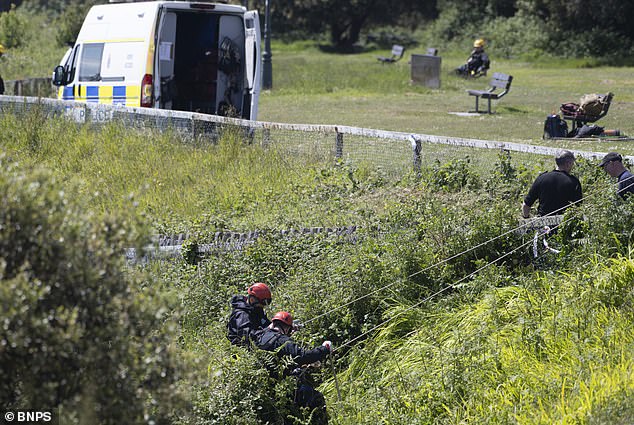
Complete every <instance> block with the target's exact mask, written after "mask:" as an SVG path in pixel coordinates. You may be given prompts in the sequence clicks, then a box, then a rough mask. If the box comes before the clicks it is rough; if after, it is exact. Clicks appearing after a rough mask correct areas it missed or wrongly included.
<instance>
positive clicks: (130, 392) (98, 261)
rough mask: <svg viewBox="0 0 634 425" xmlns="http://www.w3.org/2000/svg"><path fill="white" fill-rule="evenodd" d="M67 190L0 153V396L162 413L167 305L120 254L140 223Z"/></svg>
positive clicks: (101, 412)
mask: <svg viewBox="0 0 634 425" xmlns="http://www.w3.org/2000/svg"><path fill="white" fill-rule="evenodd" d="M68 192H69V193H67V192H66V191H65V190H64V189H62V187H61V186H60V185H59V183H57V182H56V181H55V179H54V178H52V177H51V175H50V174H49V173H48V172H46V171H37V170H36V171H31V172H25V171H22V170H20V169H19V168H17V166H16V165H15V164H10V163H6V162H5V161H3V160H2V158H1V157H0V203H1V204H2V208H1V209H0V223H2V225H0V317H1V319H0V321H1V323H2V326H0V376H2V385H0V405H2V406H3V407H4V408H5V409H7V410H14V409H16V408H20V407H24V406H28V408H30V409H34V410H51V409H56V408H60V410H63V411H64V412H66V416H65V417H64V418H65V419H66V420H67V421H66V422H68V421H70V422H71V423H72V422H76V421H77V420H78V418H79V421H81V422H83V423H102V424H109V423H111V424H120V423H142V422H148V421H149V419H152V420H155V421H159V420H160V419H165V418H166V417H167V413H166V411H167V410H168V409H170V408H171V407H170V406H171V400H173V399H174V397H173V396H172V393H173V391H174V389H175V382H176V380H177V379H178V373H177V371H178V367H177V365H176V363H175V362H174V361H173V356H172V354H171V352H172V350H170V349H169V347H170V345H171V342H170V341H171V337H169V335H168V334H167V333H166V332H164V331H163V330H162V323H163V321H165V320H166V318H165V317H164V313H161V312H163V311H166V310H167V309H166V308H165V307H163V306H162V304H163V303H162V302H161V301H160V299H159V298H158V297H157V296H156V295H154V294H153V291H152V290H151V285H150V282H149V281H147V280H145V279H143V278H142V276H141V275H136V274H135V273H134V272H132V271H131V270H126V266H125V264H124V263H123V261H124V259H123V255H122V254H123V248H124V247H126V246H137V245H138V244H139V243H143V241H144V240H145V237H144V236H143V234H144V232H143V231H140V230H141V229H142V228H143V226H141V225H140V222H139V221H138V219H136V218H134V215H133V214H132V215H131V217H128V218H126V217H125V216H101V217H100V216H99V215H96V214H91V213H89V212H86V209H85V208H84V206H83V205H82V203H81V202H80V201H78V200H77V197H76V196H74V195H73V193H72V190H70V191H68ZM149 400H154V403H156V405H157V406H158V407H154V404H149V403H148V401H149ZM62 408H63V409H62ZM157 409H165V411H163V412H158V411H157ZM144 418H145V419H144ZM59 422H60V423H61V422H62V420H60V421H59ZM159 422H160V421H159Z"/></svg>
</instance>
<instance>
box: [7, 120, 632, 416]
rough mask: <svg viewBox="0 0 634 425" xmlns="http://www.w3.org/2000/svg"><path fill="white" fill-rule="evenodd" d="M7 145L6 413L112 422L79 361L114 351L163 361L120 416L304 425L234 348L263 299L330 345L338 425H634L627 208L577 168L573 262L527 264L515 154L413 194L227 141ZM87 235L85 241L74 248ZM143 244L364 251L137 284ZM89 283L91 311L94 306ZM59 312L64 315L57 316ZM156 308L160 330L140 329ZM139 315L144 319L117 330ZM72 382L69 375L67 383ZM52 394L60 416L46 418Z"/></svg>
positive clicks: (252, 256)
mask: <svg viewBox="0 0 634 425" xmlns="http://www.w3.org/2000/svg"><path fill="white" fill-rule="evenodd" d="M34 122H35V123H37V126H36V127H29V126H30V125H31V126H32V125H33V123H34ZM29 123H30V124H29ZM0 125H1V126H2V128H3V131H1V132H0V134H1V136H0V141H1V142H0V143H1V145H2V147H3V150H4V152H5V153H4V155H5V157H4V159H3V164H6V165H3V167H2V169H3V172H2V173H3V174H2V176H3V177H2V179H0V181H1V182H2V186H1V187H2V189H1V190H0V193H2V202H3V205H5V207H4V208H3V210H2V214H3V218H2V222H3V223H5V225H4V226H3V227H2V229H3V232H4V234H3V237H2V238H1V239H2V241H3V242H4V243H3V245H2V246H1V247H0V253H1V257H2V258H3V259H4V260H3V261H4V262H5V263H6V266H5V267H4V269H3V270H4V272H3V274H2V279H3V288H5V289H6V292H5V293H4V294H3V297H2V298H3V309H4V310H3V316H4V317H5V318H6V319H5V323H6V324H7V325H6V326H5V328H4V331H3V334H2V339H3V340H4V341H6V343H5V344H4V345H5V346H7V347H10V348H9V349H4V350H3V351H2V361H1V362H0V364H2V365H4V366H3V367H10V369H5V370H4V372H6V373H7V374H8V375H7V376H11V377H12V378H11V379H12V382H15V384H14V385H12V386H10V387H9V390H10V391H8V392H6V393H4V395H3V404H5V405H7V406H16V405H17V404H16V403H19V404H24V403H31V404H33V403H36V404H38V403H52V405H55V406H62V407H63V411H65V412H68V413H67V414H68V415H69V416H68V419H69V420H78V421H83V420H85V418H86V417H96V418H98V420H99V421H100V422H102V423H114V422H117V421H118V419H117V418H120V417H121V416H116V415H112V414H110V413H109V412H110V411H111V409H110V408H109V406H111V404H110V403H112V402H116V401H117V400H119V398H118V397H117V396H114V398H108V399H103V398H100V397H95V395H94V390H93V389H91V388H92V387H91V385H92V384H91V381H90V379H89V375H86V371H87V370H91V369H94V370H101V368H103V367H104V366H105V364H104V363H103V362H104V361H103V360H102V358H101V357H100V356H97V355H95V354H94V353H93V351H92V350H91V349H88V348H82V347H84V345H83V344H85V342H84V341H101V340H103V338H105V340H108V341H112V338H116V339H117V341H119V342H118V344H122V345H121V347H122V350H124V351H118V352H121V353H127V354H125V356H124V355H123V354H121V355H117V356H115V357H111V358H110V360H109V361H108V362H109V363H108V364H110V366H108V367H111V368H114V369H115V370H129V371H131V369H130V366H126V364H127V362H132V364H137V363H138V364H139V365H140V364H144V365H147V364H156V366H155V367H152V368H147V367H141V368H140V369H138V370H136V371H135V372H134V376H135V378H134V379H131V378H130V379H124V380H123V381H112V382H111V381H104V382H103V383H102V384H100V385H103V386H104V387H103V388H113V391H115V389H116V392H117V394H121V393H122V391H132V392H134V391H137V390H135V388H140V389H141V390H143V391H150V392H153V394H154V395H153V396H152V397H151V399H146V398H144V397H139V398H136V399H135V400H137V401H135V403H128V404H126V405H125V406H119V405H117V406H119V407H117V411H121V412H123V413H122V414H126V412H129V415H130V416H129V417H138V421H139V422H140V421H143V419H142V418H143V417H144V415H146V417H150V418H152V419H153V420H157V421H159V422H162V423H163V422H172V423H174V422H175V423H234V424H238V423H259V422H261V423H264V422H265V421H267V420H268V421H271V422H272V423H281V418H282V417H283V416H288V415H292V416H294V417H296V418H298V419H297V421H296V423H305V422H304V421H307V420H308V419H307V418H308V416H305V415H306V414H307V413H302V412H299V411H296V410H295V408H294V407H293V406H292V404H290V403H289V401H288V398H287V395H288V391H290V390H291V388H292V386H293V382H292V381H291V380H290V378H288V379H287V380H282V381H276V380H273V379H270V378H268V377H267V374H266V373H264V371H263V369H262V366H261V365H262V364H263V363H262V362H265V361H266V360H265V359H262V358H260V357H259V354H258V353H257V352H251V353H249V352H246V351H243V350H242V349H240V348H235V347H231V346H230V345H229V343H228V341H227V340H226V338H225V336H224V334H225V320H226V317H227V315H228V313H229V310H228V307H229V306H228V299H229V298H230V296H231V295H232V294H234V293H240V292H242V291H243V290H244V288H245V287H246V286H248V285H249V284H250V283H252V282H253V281H256V280H262V281H265V282H267V283H269V284H270V285H271V286H272V288H273V292H274V302H273V306H272V311H276V310H278V309H285V310H289V311H291V312H292V314H293V315H294V316H295V317H296V318H298V319H300V320H302V321H304V322H305V323H306V326H305V327H304V329H303V330H302V331H301V332H300V333H299V334H298V336H297V337H298V338H299V339H300V340H302V341H303V342H304V343H306V344H309V345H310V344H315V343H319V342H320V341H321V340H322V339H324V338H328V339H331V340H332V341H333V342H334V343H335V347H341V348H340V349H339V350H338V351H337V355H338V360H337V364H336V369H337V371H338V374H339V377H338V382H339V387H340V392H341V395H342V400H341V401H338V399H337V391H336V389H335V383H334V380H333V377H332V375H331V374H330V372H329V370H328V369H327V368H323V369H322V371H321V372H320V373H319V374H318V376H317V379H318V380H319V381H321V382H323V386H322V389H323V390H324V391H325V393H326V395H327V400H328V405H329V412H330V415H331V419H332V422H333V423H340V424H357V423H368V424H370V423H377V421H384V422H387V423H403V424H404V423H456V422H465V423H483V422H485V423H508V422H519V423H552V422H563V423H573V422H574V423H606V422H609V423H629V422H630V421H631V419H632V418H633V417H634V416H633V415H634V410H633V408H634V407H633V405H632V400H633V397H632V390H633V388H632V382H633V381H632V379H631V378H632V377H631V373H632V372H631V370H632V361H633V355H634V350H633V349H634V345H633V342H634V341H632V333H631V332H630V331H629V330H630V329H631V326H632V325H633V324H634V323H632V321H633V314H632V313H633V308H632V296H633V293H632V285H631V282H632V277H633V276H634V274H633V273H634V263H633V262H632V259H631V258H630V257H629V255H630V248H629V247H630V244H631V236H632V235H631V228H632V224H633V223H634V215H633V214H632V211H634V210H633V208H632V207H633V206H634V205H632V203H631V202H620V201H619V200H617V199H616V198H615V195H614V193H613V190H614V189H613V187H612V186H611V184H610V182H609V181H608V179H607V177H606V176H605V175H603V172H602V171H601V170H600V169H598V168H597V167H596V165H594V164H592V163H589V162H586V161H582V160H580V161H579V166H578V167H577V169H576V172H577V173H578V174H579V176H580V177H581V179H582V183H583V184H584V190H585V193H586V194H587V196H588V197H587V199H586V200H585V201H584V203H583V205H582V206H581V207H580V208H578V209H575V210H574V211H571V213H570V214H569V215H568V216H567V220H566V222H565V224H564V226H563V227H562V228H561V229H560V231H559V233H558V234H557V236H556V237H554V239H552V240H551V245H553V246H555V247H557V248H558V249H560V250H561V253H560V254H558V255H556V254H553V253H547V254H544V255H543V256H541V257H540V258H538V259H532V254H531V246H532V235H530V234H529V235H526V236H522V235H519V234H516V233H515V232H513V231H512V230H513V229H514V228H515V227H516V225H517V216H518V208H519V203H520V200H521V196H522V193H523V192H524V191H525V190H526V187H527V186H528V185H529V184H530V181H531V180H532V179H533V178H534V177H535V176H536V173H537V172H538V170H539V168H534V167H530V166H529V167H527V165H529V164H527V163H526V162H525V161H522V162H521V163H518V162H517V161H516V160H514V159H513V157H508V156H506V155H500V157H499V158H498V160H497V163H496V164H495V166H494V167H493V169H491V170H489V171H486V172H476V171H475V170H474V169H472V168H470V166H469V162H468V161H466V160H465V159H464V158H460V157H457V158H455V159H453V160H451V161H449V162H448V163H444V164H425V167H424V170H423V175H422V178H421V180H420V181H419V180H417V179H415V178H413V176H408V175H407V174H404V175H403V176H402V178H400V179H396V180H395V179H386V178H385V176H383V177H381V176H380V174H376V173H366V172H365V171H364V170H362V169H357V168H355V167H354V166H353V164H349V165H345V164H341V165H334V164H332V163H320V162H314V163H310V162H308V163H307V162H306V161H305V160H299V159H298V158H293V157H285V158H284V160H283V161H282V160H281V158H280V156H279V153H277V152H276V150H275V149H274V148H272V149H264V150H263V149H262V148H259V147H257V146H255V145H248V144H243V142H242V141H241V139H240V138H238V137H235V134H233V133H231V132H230V133H227V134H226V136H225V137H223V138H222V139H221V140H220V142H219V144H217V145H193V146H192V145H183V144H182V143H179V142H178V140H175V139H174V137H173V136H170V135H169V134H164V135H162V136H161V135H154V136H151V137H148V134H147V133H144V134H138V133H135V132H130V131H125V132H124V131H123V129H121V128H120V127H117V126H116V125H114V126H111V127H108V128H106V129H104V130H102V131H97V132H93V131H89V130H87V129H85V128H78V127H74V125H72V124H70V123H63V122H59V121H57V122H52V121H50V120H47V119H44V118H42V117H41V116H40V117H39V118H37V116H35V118H34V117H33V116H31V117H30V118H29V119H20V120H15V118H13V117H12V116H11V115H5V116H3V118H2V121H1V122H0ZM4 130H7V131H4ZM8 130H10V131H8ZM61 141H63V142H61ZM16 162H18V163H20V164H21V165H15V163H16ZM537 163H539V161H537ZM41 167H45V168H46V169H48V170H49V171H36V170H39V169H41ZM280 167H281V168H280ZM452 170H459V172H457V173H453V172H451V171H452ZM36 182H37V183H36ZM246 182H249V183H246ZM212 183H213V184H212ZM134 186H136V187H137V188H140V189H139V190H138V191H136V192H135V193H134V194H131V193H129V190H130V189H131V188H133V187H134ZM38 188H41V189H38ZM192 204H193V205H196V207H192V206H191V205H192ZM75 211H81V213H80V212H75ZM82 214H87V215H86V217H85V218H84V217H83V215H82ZM104 214H106V216H104ZM64 217H66V218H64ZM105 217H108V218H105ZM126 217H129V218H126ZM134 217H137V218H134ZM143 217H145V218H143ZM56 223H67V224H64V225H63V226H61V227H60V225H59V224H56ZM72 223H76V224H72ZM81 223H85V224H81ZM90 223H94V225H95V226H96V227H95V228H94V229H92V230H91V228H90V227H87V228H85V229H84V226H92V225H91V224H90ZM142 223H146V224H150V225H152V224H154V226H153V227H154V230H153V231H154V232H155V231H157V230H161V229H162V230H163V231H166V232H170V231H183V230H186V231H189V232H190V233H191V234H192V235H193V236H192V237H193V239H192V240H191V242H193V243H194V244H195V243H196V242H204V241H205V238H207V237H208V235H209V234H211V233H212V232H213V231H215V230H217V229H226V228H229V229H235V228H242V229H249V228H251V229H252V228H253V227H264V226H268V228H271V229H280V228H284V226H286V225H300V224H301V223H311V224H317V223H321V224H323V225H333V224H337V223H345V224H355V225H357V226H358V231H357V232H356V234H355V238H354V239H352V240H350V239H346V238H340V237H337V236H334V235H326V234H324V235H321V236H297V237H294V238H290V239H289V238H282V237H279V236H276V233H270V234H269V235H268V236H266V237H262V238H260V239H258V240H257V242H256V243H255V244H253V245H250V246H249V247H247V248H246V249H245V250H243V251H227V252H218V253H215V254H214V255H212V256H209V257H205V258H199V257H196V256H186V257H185V258H186V260H180V261H171V262H157V263H149V264H146V265H144V266H141V267H140V269H137V267H131V266H127V267H126V266H125V265H124V264H123V263H122V258H123V257H122V255H121V252H122V251H121V247H122V246H123V244H126V245H127V246H141V245H142V244H143V243H144V240H145V239H144V238H145V237H144V236H143V235H145V234H147V230H144V226H143V225H142ZM77 226H79V227H77ZM14 229H21V231H18V232H16V231H15V230H14ZM30 229H33V230H30ZM111 238H115V239H114V240H112V242H111ZM115 240H116V242H115ZM82 241H85V242H86V243H83V242H82ZM91 241H94V242H91ZM100 241H101V242H100ZM93 244H96V245H94V246H93ZM34 247H37V249H34ZM16 252H17V253H23V254H20V255H18V256H16V255H15V253H16ZM42 252H50V253H51V254H47V256H42ZM96 261H97V263H96V264H95V262H96ZM102 262H103V264H104V266H100V265H99V264H101V263H102ZM53 264H60V265H65V264H68V265H69V266H71V265H72V268H71V269H68V270H69V271H68V272H65V271H64V270H66V268H65V266H64V267H62V268H59V267H51V266H52V265H53ZM75 267H76V269H75ZM74 270H76V271H74ZM62 272H63V273H71V274H70V275H69V277H68V278H65V277H62V275H60V273H62ZM91 276H94V277H91ZM117 276H118V278H117ZM111 277H112V278H114V279H115V280H113V281H112V282H111V281H110V280H109V279H110V278H111ZM92 279H95V280H94V282H99V284H100V285H99V286H98V287H97V288H99V289H98V291H97V292H94V291H95V290H97V289H90V290H82V289H81V288H88V287H89V286H87V285H94V284H93V283H91V282H93V280H92ZM56 282H59V283H56ZM61 282H73V285H72V287H71V288H74V289H72V290H71V289H70V288H69V289H62V286H60V284H61ZM90 288H93V286H90ZM139 290H140V291H141V293H140V294H139V295H135V293H136V292H137V291H139ZM65 291H73V292H65ZM75 291H79V292H75ZM99 291H109V292H107V293H108V294H110V293H111V292H110V291H114V292H112V294H111V295H105V294H104V295H99V294H100V292H99ZM16 294H20V295H18V296H16ZM63 294H69V295H63ZM70 294H74V295H70ZM93 294H94V295H93ZM118 294H129V295H127V296H126V298H128V299H127V300H126V301H125V302H123V299H121V298H120V296H121V295H118ZM60 297H61V298H60ZM129 297H132V298H129ZM146 298H147V300H146ZM135 299H136V300H138V301H134V300H135ZM62 300H65V301H62ZM61 302H64V303H67V304H63V305H67V306H68V307H66V308H63V309H62V308H55V307H54V306H56V305H60V304H59V303H61ZM129 303H131V304H129ZM84 305H85V306H86V307H80V306H84ZM91 305H92V306H94V307H89V306H91ZM148 306H151V307H148ZM68 308H70V310H67V309H68ZM83 308H86V309H87V310H85V311H86V312H88V311H91V310H92V309H95V308H97V309H99V310H100V309H104V308H105V309H114V310H112V312H111V313H107V311H108V310H106V311H105V312H104V313H105V314H107V317H111V318H113V319H115V318H116V317H119V316H117V315H118V314H121V313H117V312H118V311H121V309H123V310H122V311H127V312H128V313H126V315H125V316H121V317H122V318H121V319H115V321H112V319H108V320H105V321H101V322H100V323H105V324H106V328H105V329H109V331H108V332H113V334H112V335H120V336H116V337H113V336H106V337H103V336H100V334H99V333H96V334H95V333H94V332H95V331H93V330H91V329H93V327H92V326H93V325H91V323H92V321H91V320H90V317H91V316H90V315H89V316H85V317H86V318H85V319H83V318H82V317H84V316H83V314H84V313H82V311H84V310H82V309H83ZM147 308H151V311H155V312H157V313H156V316H151V315H150V316H144V315H145V314H146V313H145V312H146V311H147ZM136 309H141V310H140V311H139V312H138V313H136V312H134V311H135V310H136ZM73 311H75V312H76V313H72V312H73ZM41 312H47V313H46V315H47V316H46V317H47V319H46V322H45V323H47V325H45V326H42V323H43V322H42V321H41V320H42V319H41V314H42V313H41ZM69 314H70V316H69ZM77 314H79V316H77ZM130 314H132V315H133V317H136V318H135V319H133V320H131V321H130V320H127V319H125V320H124V319H123V318H124V317H129V315H130ZM93 317H94V316H93ZM121 320H124V321H121ZM71 324H72V327H71ZM18 326H19V327H18ZM17 329H20V332H19V333H18V332H17ZM71 329H72V331H71ZM99 329H101V327H100V328H99ZM78 335H82V337H81V338H80V337H78ZM124 335H127V336H124ZM170 341H171V342H170ZM130 344H133V345H132V346H130ZM134 344H140V345H138V346H136V345H134ZM126 346H130V348H124V347H126ZM96 347H98V345H97V346H96ZM134 347H137V348H134ZM167 347H171V348H169V349H168V350H166V348H167ZM108 350H109V349H108ZM157 350H158V351H157ZM44 351H46V352H53V353H59V355H61V356H62V357H63V358H67V359H68V361H70V362H68V361H66V362H64V363H62V362H60V363H50V362H47V366H48V367H50V368H52V369H53V371H55V372H57V373H53V374H50V373H49V375H47V378H46V382H47V384H46V385H41V386H33V385H32V384H29V383H32V382H34V380H36V379H41V378H37V377H38V376H40V375H39V372H38V371H39V370H41V369H39V368H35V369H33V370H31V369H29V368H30V367H31V366H32V365H34V364H36V362H39V361H41V360H40V359H41V357H40V353H42V352H44ZM63 353H67V354H63ZM68 353H72V354H70V356H69V354H68ZM152 353H156V354H152ZM159 353H160V355H159ZM157 356H158V357H157ZM17 358H20V359H21V360H20V364H22V365H24V366H23V367H22V368H17V367H15V366H16V363H15V362H16V360H15V359H17ZM148 362H149V363H148ZM153 362H155V363H153ZM9 370H10V372H9ZM62 371H63V372H64V373H62ZM58 373H59V374H58ZM153 373H155V374H157V375H156V376H155V377H154V378H152V377H151V375H152V374H153ZM66 374H71V375H73V376H76V377H77V379H76V380H74V381H73V382H72V385H71V383H70V382H69V381H68V380H67V379H64V378H62V377H63V376H64V375H66ZM127 374H128V372H126V376H128V375H127ZM148 374H149V375H148ZM159 377H161V378H159ZM157 379H158V380H157ZM53 388H56V389H57V396H56V397H55V398H54V399H50V398H46V397H44V396H45V395H46V394H48V392H49V391H50V390H51V389H53ZM273 395H274V396H273ZM272 396H273V397H272ZM144 400H154V401H150V402H149V404H146V403H144ZM120 409H123V410H120ZM126 409H129V410H126ZM73 418H75V419H73ZM77 418H79V419H77ZM302 418H304V419H302ZM135 421H136V420H131V421H130V422H135Z"/></svg>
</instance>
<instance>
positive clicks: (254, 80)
mask: <svg viewBox="0 0 634 425" xmlns="http://www.w3.org/2000/svg"><path fill="white" fill-rule="evenodd" d="M244 23H245V37H244V43H245V45H244V51H245V55H244V56H245V62H246V70H245V72H246V79H247V86H248V87H247V90H245V92H246V93H245V101H244V102H243V105H244V106H243V107H244V108H246V107H247V105H249V107H250V111H249V114H248V116H245V118H248V119H251V120H256V119H257V116H258V101H259V98H260V85H261V73H262V55H261V54H260V19H259V17H258V12H257V11H255V10H252V11H248V12H246V13H245V14H244ZM244 115H246V114H243V116H244Z"/></svg>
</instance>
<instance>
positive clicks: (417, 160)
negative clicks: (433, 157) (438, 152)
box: [410, 136, 423, 179]
mask: <svg viewBox="0 0 634 425" xmlns="http://www.w3.org/2000/svg"><path fill="white" fill-rule="evenodd" d="M410 141H411V142H412V153H413V165H414V173H415V174H416V178H417V179H420V178H421V162H422V161H421V152H422V149H423V146H422V143H421V141H420V139H417V138H415V137H414V136H410Z"/></svg>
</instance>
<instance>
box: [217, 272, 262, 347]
mask: <svg viewBox="0 0 634 425" xmlns="http://www.w3.org/2000/svg"><path fill="white" fill-rule="evenodd" d="M269 304H271V290H270V289H269V287H268V286H267V285H266V284H264V283H261V282H258V283H255V284H253V285H251V286H250V287H249V289H248V290H247V295H246V296H244V295H234V296H233V297H232V298H231V307H232V311H231V315H230V316H229V323H227V338H229V341H231V343H232V344H234V345H239V346H245V347H248V346H250V343H251V342H252V340H253V337H254V333H255V332H256V331H258V330H260V329H262V328H266V327H267V326H269V325H270V324H271V321H270V320H269V319H268V318H267V317H266V314H265V313H264V307H265V306H267V305H269Z"/></svg>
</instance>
